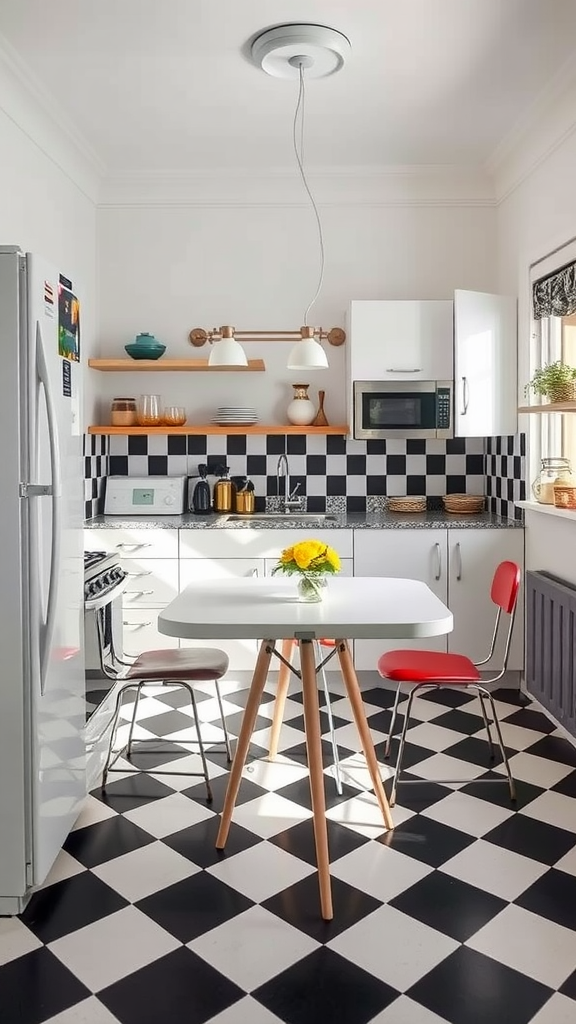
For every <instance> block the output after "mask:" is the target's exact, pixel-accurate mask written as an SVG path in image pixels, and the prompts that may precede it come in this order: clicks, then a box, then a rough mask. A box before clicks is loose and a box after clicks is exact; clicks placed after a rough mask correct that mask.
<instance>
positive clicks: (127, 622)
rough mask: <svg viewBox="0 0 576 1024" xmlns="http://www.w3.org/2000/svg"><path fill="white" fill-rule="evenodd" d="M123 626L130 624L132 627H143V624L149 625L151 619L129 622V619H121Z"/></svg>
mask: <svg viewBox="0 0 576 1024" xmlns="http://www.w3.org/2000/svg"><path fill="white" fill-rule="evenodd" d="M122 625H123V626H132V629H144V626H151V625H152V619H150V621H149V622H130V620H129V619H122Z"/></svg>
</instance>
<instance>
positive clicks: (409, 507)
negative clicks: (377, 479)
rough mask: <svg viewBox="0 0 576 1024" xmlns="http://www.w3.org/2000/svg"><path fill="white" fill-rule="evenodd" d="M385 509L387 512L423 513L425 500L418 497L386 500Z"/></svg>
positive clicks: (411, 496) (405, 496)
mask: <svg viewBox="0 0 576 1024" xmlns="http://www.w3.org/2000/svg"><path fill="white" fill-rule="evenodd" d="M386 508H387V509H388V511H389V512H425V511H426V498H425V497H424V496H419V495H414V496H413V495H410V496H407V495H404V496H401V497H393V498H388V500H387V502H386Z"/></svg>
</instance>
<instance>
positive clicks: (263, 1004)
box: [0, 676, 576, 1024]
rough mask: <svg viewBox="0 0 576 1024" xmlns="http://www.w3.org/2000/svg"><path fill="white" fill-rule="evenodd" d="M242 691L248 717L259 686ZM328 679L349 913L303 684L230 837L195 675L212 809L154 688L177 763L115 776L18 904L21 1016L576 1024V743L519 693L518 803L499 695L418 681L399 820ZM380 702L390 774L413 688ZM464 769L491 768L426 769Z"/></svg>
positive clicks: (10, 967) (165, 695)
mask: <svg viewBox="0 0 576 1024" xmlns="http://www.w3.org/2000/svg"><path fill="white" fill-rule="evenodd" d="M223 689H224V698H225V710H226V712H227V715H228V718H229V720H230V723H231V725H233V726H234V728H233V730H232V731H233V732H234V731H237V729H238V723H239V721H240V718H241V711H242V709H243V708H244V706H245V703H246V696H247V689H246V684H245V683H241V682H235V681H234V679H233V678H232V679H231V680H229V681H227V682H226V683H225V685H224V687H223ZM330 690H331V692H332V695H333V712H334V716H335V719H336V722H335V724H336V735H337V738H338V740H339V745H340V754H341V759H342V772H343V777H344V786H343V792H342V795H341V796H339V795H338V793H337V792H336V787H335V783H334V778H333V777H332V776H333V767H332V764H331V747H330V743H329V742H327V740H328V737H327V735H326V734H325V735H324V744H323V746H324V753H325V773H326V795H327V818H328V835H329V844H330V855H331V875H332V887H333V899H334V919H333V921H331V922H325V921H322V919H321V918H320V914H319V905H318V887H317V877H316V871H315V857H314V840H313V830H312V811H311V805H310V796H309V790H308V780H307V769H306V759H305V744H304V735H303V731H302V730H303V724H302V704H301V699H300V694H299V693H298V690H297V685H295V686H294V688H293V689H292V691H291V695H290V699H289V700H288V702H287V715H286V723H285V725H284V727H283V730H282V735H281V743H280V749H281V752H280V754H279V757H278V759H277V761H276V762H275V763H269V762H268V761H267V760H266V748H265V744H266V741H267V727H268V726H269V723H270V718H271V714H272V709H273V704H272V697H273V692H274V684H273V683H270V684H269V686H268V692H267V693H266V695H265V697H266V699H265V701H264V702H263V704H262V706H261V708H260V714H259V722H258V723H257V724H258V729H257V733H256V735H255V738H254V741H253V744H252V746H251V751H250V757H249V761H248V763H247V765H246V768H245V771H244V778H243V782H242V785H241V789H240V794H239V799H238V803H237V807H236V810H235V813H234V818H233V824H232V827H231V830H230V836H229V840H228V844H227V848H226V851H225V852H223V853H219V852H218V851H216V849H215V847H214V841H215V838H216V832H217V828H218V820H219V819H218V812H219V810H220V809H221V807H222V801H223V798H224V792H225V787H226V781H227V766H226V761H225V757H224V755H223V754H222V753H221V748H220V747H217V746H216V745H215V742H216V740H217V739H220V738H221V732H220V730H219V728H218V721H219V719H218V708H217V704H216V701H215V700H214V695H213V693H212V692H211V690H210V686H209V685H206V686H205V687H204V686H203V687H198V696H199V700H200V711H201V717H202V721H203V722H204V723H205V726H204V728H205V729H206V730H211V731H210V734H209V738H210V743H209V751H208V756H209V761H210V772H211V776H212V778H213V788H214V803H213V804H212V805H211V806H210V805H208V804H207V803H206V798H205V796H206V794H205V788H204V785H203V781H202V779H193V778H190V777H183V776H178V775H177V774H176V773H177V772H178V771H179V770H180V771H181V770H182V769H185V768H186V767H190V769H191V770H196V768H197V755H196V754H194V753H193V752H191V751H193V750H194V746H193V744H192V743H191V742H190V741H191V739H193V730H192V732H191V731H190V730H191V729H192V723H191V718H190V716H189V714H188V712H187V710H186V707H185V705H184V704H183V703H182V700H181V693H180V692H178V691H175V690H168V689H166V690H164V691H162V690H157V691H156V692H154V693H153V695H151V696H149V697H147V698H146V699H144V700H142V701H141V705H140V709H139V727H138V735H139V736H140V737H154V736H155V737H158V745H159V752H158V754H157V756H156V757H155V758H153V760H154V766H155V767H156V768H159V767H162V768H166V767H168V768H170V767H173V769H174V774H168V775H156V776H150V775H145V774H143V773H140V774H137V775H132V776H127V775H123V774H118V775H116V776H113V777H112V780H111V781H110V782H109V784H108V788H107V790H106V792H105V793H102V792H101V791H100V790H95V791H94V792H93V793H92V794H91V795H90V796H89V798H88V800H87V801H86V804H85V807H84V809H83V811H82V813H81V815H80V818H79V819H78V821H77V823H76V826H75V828H74V830H73V831H72V833H71V834H70V836H69V838H68V840H67V842H66V844H65V849H64V850H63V851H62V852H61V854H60V856H59V858H58V860H57V862H56V864H55V866H54V869H53V871H52V872H51V875H50V876H49V878H48V880H47V882H46V884H45V886H44V887H43V888H42V890H41V891H40V892H38V893H37V894H36V895H35V896H34V897H33V899H32V901H31V902H30V904H29V906H28V908H27V909H26V911H25V913H24V914H23V915H22V916H21V917H20V918H13V919H9V918H4V919H1V920H0V1020H1V1021H2V1022H4V1021H6V1022H7V1024H8V1022H10V1024H47V1022H49V1024H158V1022H163V1021H167V1022H168V1021H186V1022H187V1024H281V1022H283V1024H317V1022H319V1021H330V1022H331V1024H442V1022H445V1024H446V1022H448V1024H486V1022H489V1021H490V1022H492V1021H504V1020H506V1021H507V1024H528V1022H532V1024H573V1021H574V1020H576V910H575V909H574V908H575V907H576V747H574V746H573V745H572V744H571V742H570V741H569V740H568V739H567V738H566V737H565V736H564V735H563V734H562V732H561V731H560V730H558V729H556V728H555V726H554V724H553V723H552V722H551V721H550V719H549V718H547V717H546V716H545V715H544V714H543V713H542V712H541V711H540V710H539V709H538V707H537V705H534V704H528V705H527V706H526V704H525V701H524V700H523V698H521V697H519V696H518V695H517V694H516V693H515V692H514V691H509V690H506V691H500V692H499V693H498V695H497V696H498V708H499V711H500V714H501V716H502V722H503V733H504V742H505V745H506V747H507V749H508V752H509V756H510V758H511V764H512V766H513V769H514V772H515V775H516V778H517V780H518V801H517V804H516V806H515V807H513V806H512V805H511V804H510V801H509V798H508V790H507V786H506V784H505V782H504V781H503V768H502V766H501V764H500V763H499V762H498V760H497V761H496V762H495V764H494V766H493V767H492V769H491V767H490V764H489V761H488V752H487V745H486V744H485V742H484V741H483V739H482V719H481V715H480V708H479V706H478V702H477V701H476V700H474V699H473V698H471V697H470V698H469V697H468V696H467V695H465V694H462V693H457V692H454V691H451V692H447V693H442V694H439V693H435V694H432V695H429V696H427V697H422V698H418V699H417V700H416V701H415V703H414V714H413V722H412V728H411V730H410V732H409V742H408V747H407V756H406V767H407V772H406V777H407V778H411V779H412V780H414V783H413V784H412V785H405V786H402V785H401V786H400V789H399V801H398V806H397V807H396V808H395V809H394V818H395V823H396V828H395V830H394V831H393V832H386V830H385V829H384V827H383V824H382V820H381V818H380V815H379V812H378V809H377V806H376V803H375V799H374V797H373V795H372V794H371V793H370V791H369V790H368V788H367V772H366V768H365V766H364V763H363V759H362V757H361V755H359V754H358V753H357V752H356V750H357V743H355V742H354V729H353V727H352V726H351V720H352V715H351V712H350V708H349V705H348V701H347V700H346V699H345V698H344V697H343V696H342V693H343V690H342V685H341V682H340V680H339V678H338V677H337V676H335V677H334V678H333V679H331V681H330ZM364 700H365V705H366V709H367V713H368V717H369V721H370V724H371V726H372V729H373V733H374V738H375V742H376V749H377V752H378V755H379V758H380V759H381V767H382V773H383V776H384V777H385V778H387V779H388V778H389V776H390V768H389V766H388V765H387V764H386V763H385V762H384V761H383V760H382V758H383V742H384V737H385V735H386V729H387V724H388V721H389V716H390V711H389V709H390V706H391V703H392V694H391V693H390V691H387V690H384V689H382V688H381V687H379V686H378V685H374V684H368V685H367V686H366V687H365V692H364ZM129 711H130V709H127V710H126V713H125V717H126V719H127V718H128V716H129ZM324 721H325V716H324ZM401 725H402V718H400V721H399V727H401ZM185 726H186V727H188V726H190V729H185V728H184V727H185ZM171 736H172V737H176V740H175V745H172V744H168V743H167V742H166V740H167V739H169V738H170V737H171ZM395 752H396V747H394V750H393V755H394V754H395ZM140 756H141V757H144V755H140ZM146 756H148V755H146ZM135 762H136V763H137V764H139V761H138V755H136V756H135ZM148 763H150V762H149V761H148ZM447 777H458V778H468V779H470V782H469V783H464V784H462V783H461V784H459V785H458V786H456V787H450V786H447V785H445V784H439V783H434V782H432V783H430V782H427V783H424V782H422V783H421V784H420V785H419V784H418V780H424V779H426V780H430V779H432V780H433V779H434V778H447ZM487 780H488V781H487ZM490 780H493V781H490Z"/></svg>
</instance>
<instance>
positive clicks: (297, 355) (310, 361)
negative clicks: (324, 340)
mask: <svg viewBox="0 0 576 1024" xmlns="http://www.w3.org/2000/svg"><path fill="white" fill-rule="evenodd" d="M286 365H287V367H288V369H289V370H327V369H328V359H327V357H326V353H325V351H324V349H323V348H322V345H320V344H319V343H318V342H317V341H315V340H314V338H304V339H303V340H302V341H297V342H296V344H295V345H294V347H293V349H292V350H291V352H290V355H289V356H288V362H287V364H286Z"/></svg>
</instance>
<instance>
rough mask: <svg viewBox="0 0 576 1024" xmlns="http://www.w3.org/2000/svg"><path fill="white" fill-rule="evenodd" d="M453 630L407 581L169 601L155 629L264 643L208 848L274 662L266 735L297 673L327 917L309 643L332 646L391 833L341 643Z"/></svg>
mask: <svg viewBox="0 0 576 1024" xmlns="http://www.w3.org/2000/svg"><path fill="white" fill-rule="evenodd" d="M452 628H453V619H452V613H451V612H450V609H449V608H447V607H446V605H445V604H443V603H442V601H440V599H439V598H438V597H436V595H435V594H433V593H432V591H431V590H430V588H429V587H427V586H426V584H425V583H421V582H420V581H418V580H410V579H395V578H390V577H382V576H354V577H338V576H332V577H330V578H329V579H328V584H327V587H326V588H325V595H324V598H323V600H322V601H320V602H317V603H314V604H306V603H303V602H301V601H299V600H298V596H297V591H296V580H295V579H294V578H293V577H278V576H276V577H264V578H262V577H249V578H241V579H226V580H222V579H215V580H203V581H202V584H201V585H199V584H197V583H193V584H191V585H190V586H188V587H187V588H186V589H185V590H183V591H182V593H181V594H179V595H178V597H176V598H174V600H173V601H171V603H170V604H169V605H168V606H167V607H166V608H165V609H164V611H162V612H161V613H160V615H159V616H158V629H159V631H160V632H161V633H165V634H166V635H168V636H175V637H181V638H183V639H198V640H220V639H222V640H223V639H253V640H261V641H262V643H261V644H260V649H259V653H258V657H257V659H256V665H255V669H254V675H253V678H252V683H251V686H250V693H249V697H248V701H247V703H246V709H245V711H244V717H243V720H242V725H241V728H240V735H239V736H238V743H237V747H236V753H235V756H234V761H233V764H232V768H231V771H230V778H229V782H228V788H227V791H226V797H225V800H224V807H223V810H222V817H221V821H220V829H219V832H218V836H217V839H216V847H217V848H218V849H224V847H225V845H226V840H227V838H228V831H229V829H230V823H231V820H232V814H233V811H234V805H235V802H236V797H237V794H238V790H239V788H240V782H241V777H242V771H243V769H244V764H245V761H246V756H247V754H248V749H249V746H250V740H251V737H252V732H253V730H254V724H255V722H256V716H257V714H258V709H259V707H260V702H261V699H262V693H263V690H264V687H265V685H266V680H267V678H268V670H269V667H270V662H271V659H272V657H273V656H275V657H276V658H277V659H278V661H279V664H280V673H279V691H278V695H277V700H276V708H275V713H274V721H273V726H272V734H274V733H276V735H277V733H278V731H279V726H280V723H281V720H282V711H283V705H284V701H285V698H286V692H287V682H288V678H289V672H288V671H287V670H288V669H290V670H291V671H293V672H296V674H297V675H299V677H300V678H301V681H302V696H303V705H304V729H305V733H306V751H307V757H308V769H309V775H310V793H311V798H312V813H313V824H314V837H315V844H316V861H317V866H318V881H319V889H320V908H321V913H322V917H323V918H324V919H325V920H331V919H332V917H333V909H332V892H331V885H330V871H329V854H328V835H327V828H326V817H325V811H326V803H325V794H324V775H323V765H322V746H321V729H320V709H319V701H318V687H317V680H316V662H315V656H314V648H313V644H314V641H317V640H320V639H331V640H334V641H335V647H334V649H335V653H336V655H337V657H338V659H339V662H340V668H341V671H342V677H343V679H344V684H345V687H346V692H347V695H348V699H349V701H350V705H351V708H352V713H353V715H354V720H355V722H356V727H357V729H358V734H359V739H360V744H361V749H362V750H363V751H364V756H365V758H366V764H367V768H368V771H369V773H370V778H371V781H372V785H373V787H374V793H375V795H376V798H377V800H378V803H379V805H380V809H381V811H382V816H383V819H384V824H385V826H386V828H389V829H392V828H393V827H394V822H393V820H392V815H391V811H390V807H389V804H388V800H387V797H386V793H385V791H384V787H383V785H382V779H381V777H380V771H379V768H378V761H377V757H376V753H375V750H374V744H373V741H372V737H371V734H370V729H369V727H368V723H367V721H366V715H365V712H364V707H363V703H362V695H361V692H360V688H359V686H358V680H357V677H356V673H355V671H354V664H353V660H352V657H351V654H350V649H349V646H348V641H349V640H354V639H366V638H370V639H381V640H389V639H391V638H392V639H394V640H397V641H399V646H401V641H402V640H403V639H412V640H413V639H415V638H420V637H422V638H424V637H432V636H439V635H442V634H444V633H449V632H450V631H451V630H452ZM278 640H281V641H283V644H282V646H281V650H278V649H277V647H276V641H278ZM294 640H297V641H298V643H299V646H300V670H299V671H297V670H295V669H293V668H292V666H291V665H290V662H289V657H288V656H287V654H288V651H289V649H290V648H291V645H292V642H293V641H294ZM374 667H376V666H374ZM280 684H281V685H280ZM272 745H275V744H272Z"/></svg>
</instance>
